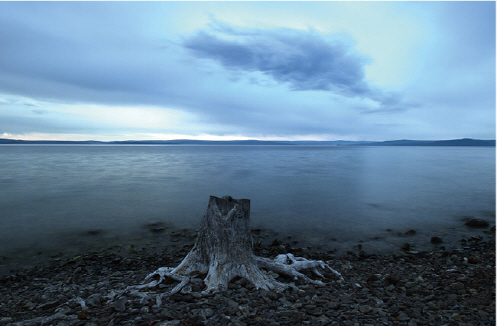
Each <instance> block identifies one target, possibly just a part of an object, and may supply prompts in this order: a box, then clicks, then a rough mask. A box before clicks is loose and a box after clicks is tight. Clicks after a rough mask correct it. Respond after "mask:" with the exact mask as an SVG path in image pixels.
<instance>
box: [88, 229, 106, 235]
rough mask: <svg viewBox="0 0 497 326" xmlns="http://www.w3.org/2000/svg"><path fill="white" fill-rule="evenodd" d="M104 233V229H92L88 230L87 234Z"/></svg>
mask: <svg viewBox="0 0 497 326" xmlns="http://www.w3.org/2000/svg"><path fill="white" fill-rule="evenodd" d="M102 233H104V231H103V230H101V229H91V230H88V231H86V234H88V235H99V234H102Z"/></svg>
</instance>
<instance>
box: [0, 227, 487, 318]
mask: <svg viewBox="0 0 497 326" xmlns="http://www.w3.org/2000/svg"><path fill="white" fill-rule="evenodd" d="M257 232H258V231H256V232H255V237H256V238H255V239H254V240H256V239H257ZM176 239H177V240H175V245H174V246H169V245H160V244H147V245H140V246H134V245H123V246H116V247H115V248H113V249H107V250H102V251H95V252H88V253H85V254H81V255H78V256H75V257H71V258H55V259H52V261H51V262H50V263H49V264H46V265H42V266H38V267H36V268H32V269H28V270H22V271H18V272H15V273H12V274H10V275H8V276H4V277H2V278H0V293H1V296H0V325H2V326H3V325H58V326H63V325H81V326H100V325H109V326H111V325H143V326H146V325H164V326H165V325H181V326H186V325H261V326H262V325H264V326H266V325H272V326H276V325H351V326H356V325H357V326H359V325H409V326H413V325H457V326H470V325H473V326H475V325H494V324H495V240H494V239H495V238H494V237H493V236H491V237H470V238H466V239H461V241H460V247H459V248H454V249H447V250H445V248H443V247H438V249H437V250H436V251H409V248H404V250H402V249H400V248H399V251H398V252H396V253H389V254H368V253H367V252H364V251H361V250H360V249H361V248H358V250H356V251H348V252H337V251H324V250H322V251H320V250H311V249H309V248H299V247H298V246H297V245H296V244H295V243H287V242H285V241H284V240H279V239H276V240H274V239H270V240H266V241H261V242H255V243H256V244H255V246H254V252H255V253H256V255H258V256H263V257H271V258H274V257H275V256H276V255H277V254H279V253H293V254H294V255H295V256H300V257H305V258H309V259H319V260H323V261H325V262H327V263H328V264H329V265H330V266H332V267H333V268H334V269H336V270H337V271H339V272H340V273H341V274H342V275H343V277H344V279H345V282H343V283H341V284H340V283H337V282H336V281H335V280H334V279H324V281H325V282H326V283H327V285H326V286H323V287H319V286H314V285H308V284H301V283H298V282H297V283H293V281H292V280H290V279H285V278H284V277H280V278H279V280H280V281H281V282H284V283H288V284H290V286H289V287H288V288H287V289H286V290H285V291H284V292H282V293H275V292H270V291H263V290H256V289H254V288H253V286H252V285H251V284H249V283H248V282H247V281H245V280H244V279H235V280H233V281H232V282H231V283H230V286H229V289H228V290H227V291H224V292H220V293H216V294H214V295H210V296H202V295H201V291H202V289H203V283H202V275H197V276H196V277H193V278H192V280H191V285H190V286H188V287H186V288H185V289H183V290H182V291H181V292H180V293H177V294H175V295H172V296H169V297H166V298H165V299H164V300H163V302H162V304H161V305H158V304H157V302H156V300H152V299H151V297H148V296H145V297H143V298H139V297H136V296H128V297H121V298H120V299H118V300H110V297H112V295H111V294H112V293H113V291H116V292H118V291H122V290H124V289H125V288H126V287H127V286H130V285H138V284H141V283H142V282H143V280H144V278H145V277H146V275H147V274H149V273H151V272H153V271H154V270H156V269H157V268H159V267H163V266H168V267H174V266H176V265H177V264H178V263H179V262H180V261H181V260H182V259H183V258H184V257H185V256H186V254H187V253H188V252H189V250H190V249H191V248H192V246H193V243H194V238H193V237H192V236H191V235H188V234H176ZM434 241H436V239H435V240H434ZM173 285H174V284H164V285H161V286H159V288H154V289H150V290H149V291H150V293H151V294H152V293H157V292H158V293H160V292H166V291H168V290H170V289H171V287H172V286H173Z"/></svg>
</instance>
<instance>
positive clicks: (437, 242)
mask: <svg viewBox="0 0 497 326" xmlns="http://www.w3.org/2000/svg"><path fill="white" fill-rule="evenodd" d="M430 242H431V243H433V244H440V243H442V242H443V241H442V239H441V238H439V237H431V240H430Z"/></svg>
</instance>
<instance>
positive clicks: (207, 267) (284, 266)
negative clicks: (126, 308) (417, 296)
mask: <svg viewBox="0 0 497 326" xmlns="http://www.w3.org/2000/svg"><path fill="white" fill-rule="evenodd" d="M318 269H321V270H324V271H325V270H328V271H330V272H331V273H332V274H333V275H335V276H336V277H337V278H338V279H339V280H343V278H342V276H341V275H340V273H338V272H337V271H335V270H334V269H332V268H331V267H330V266H328V265H327V264H325V263H324V262H322V261H314V260H307V259H305V258H299V257H294V256H293V255H292V254H286V255H279V256H277V257H276V258H275V259H274V260H272V259H268V258H262V257H257V256H255V254H254V252H253V246H252V234H251V231H250V200H248V199H233V198H231V197H229V196H225V197H223V198H218V197H214V196H211V197H210V199H209V205H208V206H207V210H206V213H205V215H204V217H203V219H202V221H201V226H200V230H199V232H198V236H197V239H196V242H195V245H194V247H193V248H192V250H191V251H190V252H189V253H188V255H187V256H186V257H185V258H184V259H183V261H182V262H181V263H180V264H179V265H178V266H177V267H175V268H170V267H162V268H159V269H158V270H156V271H155V272H153V273H151V274H149V275H148V276H147V277H146V279H145V281H146V282H148V281H150V280H152V281H150V282H149V283H146V284H142V285H138V286H134V287H131V289H132V290H134V291H132V292H135V294H137V292H136V290H139V289H143V288H151V287H155V286H157V285H158V284H160V283H161V282H163V281H165V280H166V279H167V278H172V279H174V280H177V281H179V282H180V283H179V284H178V285H177V286H176V287H175V288H174V289H173V290H172V291H171V292H170V294H174V293H176V292H178V291H180V290H181V289H182V288H183V287H184V286H186V285H187V284H188V282H189V275H190V274H192V273H194V272H195V273H198V274H204V275H207V276H206V277H205V279H204V283H205V286H206V288H205V290H204V291H203V293H204V294H207V293H212V292H216V291H221V290H225V289H227V288H228V283H229V282H230V281H231V280H232V279H234V278H235V277H243V278H245V279H247V280H248V281H250V282H251V283H253V284H254V286H255V287H256V288H257V289H265V290H274V291H281V290H283V289H284V288H286V287H287V286H288V285H287V284H284V283H281V282H278V281H276V280H275V279H274V277H272V276H270V275H268V274H267V273H266V272H265V271H264V270H270V271H273V272H276V273H278V274H280V275H286V276H289V277H291V278H293V279H295V280H300V281H303V282H305V283H313V284H317V285H323V283H322V282H321V281H318V280H313V279H311V278H309V277H308V276H306V275H304V274H302V273H301V272H300V271H301V270H311V271H313V272H314V274H315V275H317V276H318V277H323V276H322V274H321V273H320V272H319V270H318Z"/></svg>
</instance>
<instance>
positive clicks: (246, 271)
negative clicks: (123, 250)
mask: <svg viewBox="0 0 497 326" xmlns="http://www.w3.org/2000/svg"><path fill="white" fill-rule="evenodd" d="M254 260H255V265H253V264H250V265H248V266H245V265H242V266H237V267H234V266H219V265H218V264H214V265H212V266H210V267H209V268H208V272H207V276H206V277H205V279H204V284H205V286H206V289H205V290H204V291H203V292H202V294H203V295H208V294H211V293H215V292H218V291H222V290H225V289H227V288H228V283H229V282H230V281H231V280H232V279H233V278H235V277H243V278H245V279H247V280H248V281H249V282H251V283H252V284H253V285H254V286H255V287H256V288H257V289H264V290H272V291H275V292H281V291H283V290H284V289H286V288H287V287H288V286H289V285H287V284H285V283H281V282H279V281H277V280H276V279H275V278H274V277H272V276H271V275H268V273H266V272H264V270H267V271H271V272H274V273H276V274H278V275H281V276H286V277H290V278H293V279H294V280H296V281H301V282H303V283H308V284H314V285H317V286H324V285H325V283H323V282H322V281H320V280H314V279H312V278H310V277H309V276H307V275H305V274H303V273H302V271H305V270H308V271H311V272H312V273H313V274H314V275H316V276H317V277H319V278H325V276H323V273H326V272H328V273H331V274H332V275H333V276H334V277H335V278H336V279H337V281H338V282H342V281H343V277H342V275H341V274H340V273H339V272H337V271H336V270H334V269H333V268H331V267H330V266H329V265H328V264H326V263H324V262H323V261H320V260H308V259H306V258H302V257H295V256H294V255H292V254H285V255H278V256H277V257H276V258H275V259H269V258H263V257H257V256H254ZM179 266H182V267H183V268H181V269H179V268H178V267H179ZM179 266H178V267H176V268H171V267H161V268H159V269H157V270H156V271H155V272H153V273H151V274H149V275H148V276H147V277H146V278H145V282H146V283H144V284H141V285H135V286H130V287H128V288H127V289H126V290H125V291H126V292H127V293H130V294H132V295H137V296H142V297H143V296H147V297H149V294H147V293H144V292H141V291H140V290H143V289H151V288H154V287H156V286H158V285H159V284H161V283H163V282H166V281H168V280H169V279H172V280H175V281H177V282H179V284H177V285H176V286H175V287H174V288H173V289H172V290H171V291H170V292H166V293H162V294H157V296H156V301H157V304H161V303H162V299H163V298H164V297H167V296H170V295H173V294H175V293H178V292H180V291H181V292H190V291H191V289H189V287H186V286H187V285H188V284H189V282H190V277H189V276H188V275H182V274H180V273H179V271H185V270H187V271H189V272H190V273H192V272H194V271H193V270H192V269H191V268H184V267H185V265H184V263H183V262H182V263H181V264H180V265H179ZM202 270H205V269H204V268H202ZM197 272H202V271H197ZM121 295H122V294H121Z"/></svg>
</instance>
